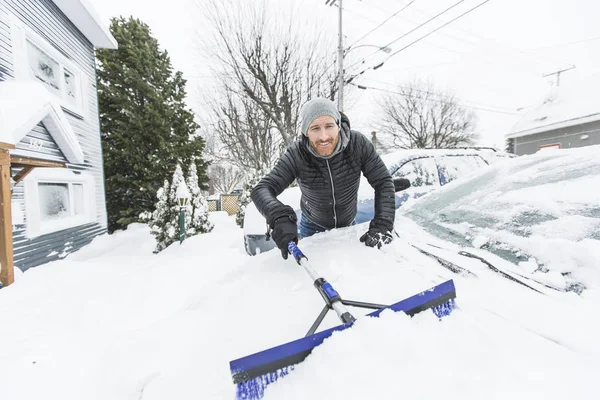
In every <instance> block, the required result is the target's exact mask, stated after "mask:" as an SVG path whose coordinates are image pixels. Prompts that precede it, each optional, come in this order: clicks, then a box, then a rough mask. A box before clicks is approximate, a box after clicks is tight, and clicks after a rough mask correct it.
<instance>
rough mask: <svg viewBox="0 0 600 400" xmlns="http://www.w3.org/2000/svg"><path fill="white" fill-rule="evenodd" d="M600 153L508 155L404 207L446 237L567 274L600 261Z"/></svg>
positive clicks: (418, 221) (563, 151)
mask: <svg viewBox="0 0 600 400" xmlns="http://www.w3.org/2000/svg"><path fill="white" fill-rule="evenodd" d="M597 154H598V146H595V148H594V149H592V148H586V149H574V150H561V151H556V152H553V153H551V154H550V153H549V154H541V153H540V154H536V155H532V156H522V157H520V158H518V159H512V160H507V161H503V162H501V163H499V164H496V165H493V166H490V167H487V168H486V169H485V170H483V171H476V172H474V173H472V174H470V175H467V176H465V177H463V178H461V179H458V180H456V181H454V182H451V183H449V184H448V185H446V186H444V187H443V188H440V189H438V190H436V191H434V192H431V193H430V194H428V195H427V196H425V197H422V198H421V199H419V200H417V201H415V202H414V203H413V204H411V205H410V206H408V207H407V209H406V211H404V213H405V216H407V217H409V218H411V219H413V220H414V221H416V222H417V223H419V224H420V225H421V226H422V227H423V228H424V229H426V230H427V231H428V232H429V233H432V234H434V235H435V236H437V237H440V238H441V239H445V240H448V241H451V242H454V243H456V244H459V245H462V246H473V247H477V248H485V249H488V250H489V251H492V252H493V253H495V254H497V255H499V256H500V257H503V258H504V259H507V260H509V261H511V262H515V263H518V262H523V261H527V262H531V260H533V261H534V262H535V263H536V265H537V267H538V268H542V269H546V270H547V269H548V268H550V269H554V270H557V271H559V272H561V273H563V274H564V273H570V272H571V271H573V270H575V269H577V268H578V267H579V266H580V265H581V264H582V263H585V262H586V260H590V259H595V260H596V263H597V261H598V260H600V189H598V188H599V187H600V158H599V157H598V156H597ZM595 270H596V273H599V272H598V271H600V270H599V269H598V268H597V267H596V268H595Z"/></svg>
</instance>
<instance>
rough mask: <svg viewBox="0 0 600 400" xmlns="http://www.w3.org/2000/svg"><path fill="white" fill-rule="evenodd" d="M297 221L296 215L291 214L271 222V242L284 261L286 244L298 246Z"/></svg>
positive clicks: (286, 251) (286, 252)
mask: <svg viewBox="0 0 600 400" xmlns="http://www.w3.org/2000/svg"><path fill="white" fill-rule="evenodd" d="M297 220H298V219H297V218H296V214H293V215H285V216H283V217H279V218H277V219H276V220H275V221H273V225H274V226H273V240H274V241H275V244H277V247H279V249H280V250H281V257H283V259H284V260H287V258H288V253H289V251H288V244H289V243H290V242H292V241H293V242H294V243H296V244H298V225H297V224H296V221H297Z"/></svg>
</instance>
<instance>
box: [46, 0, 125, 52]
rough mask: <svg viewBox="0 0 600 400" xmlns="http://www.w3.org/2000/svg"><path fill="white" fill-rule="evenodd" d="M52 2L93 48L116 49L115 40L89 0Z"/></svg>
mask: <svg viewBox="0 0 600 400" xmlns="http://www.w3.org/2000/svg"><path fill="white" fill-rule="evenodd" d="M53 1H54V3H55V4H56V5H57V6H58V8H60V10H61V11H62V12H63V13H64V14H65V15H66V16H67V17H68V18H69V19H70V20H71V22H72V23H73V25H75V26H76V27H77V29H79V30H80V31H81V33H83V34H84V35H85V37H86V38H87V39H88V40H89V41H90V42H91V43H92V44H93V45H94V47H96V48H97V49H99V48H105V49H117V48H118V43H117V40H116V39H115V38H114V37H113V36H112V34H111V33H110V30H109V29H108V27H107V26H106V25H104V24H103V23H102V21H101V19H100V16H99V15H98V13H97V12H96V10H95V9H94V7H92V5H91V4H90V2H89V0H53Z"/></svg>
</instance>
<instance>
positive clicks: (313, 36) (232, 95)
mask: <svg viewBox="0 0 600 400" xmlns="http://www.w3.org/2000/svg"><path fill="white" fill-rule="evenodd" d="M267 2H268V0H257V1H252V2H248V1H244V0H209V1H204V0H203V1H202V7H203V9H205V12H206V14H207V16H208V19H209V20H210V21H211V22H212V25H213V34H212V35H211V36H209V37H210V39H206V38H205V40H204V41H205V43H207V45H210V46H211V48H212V49H213V51H212V52H211V58H212V60H215V61H214V62H213V63H212V69H213V73H214V74H215V76H216V77H217V81H218V82H219V86H220V87H221V90H219V91H213V92H212V93H210V94H209V97H211V98H212V99H213V100H212V101H209V103H210V104H211V110H212V112H213V117H212V120H213V121H212V123H211V124H210V126H211V129H212V130H213V134H214V135H215V136H217V137H218V139H219V142H220V143H221V144H222V147H221V150H222V151H223V153H225V154H228V155H229V157H230V159H231V161H232V162H235V163H236V164H237V165H239V166H240V167H242V168H252V169H254V170H258V169H261V168H269V167H270V166H271V162H272V160H273V159H274V158H275V159H276V158H278V157H279V155H280V154H281V152H282V151H283V150H284V149H285V148H286V147H287V146H289V145H290V144H291V143H292V142H293V141H294V140H295V139H296V137H297V127H298V111H299V108H300V106H301V105H302V104H303V103H304V102H305V101H307V100H309V99H310V98H312V97H315V96H325V97H329V98H331V99H332V100H333V96H334V95H335V93H336V91H337V86H336V85H337V82H336V79H335V68H329V67H330V66H331V65H332V63H333V60H334V57H335V51H334V50H335V45H334V44H333V41H331V42H329V41H328V40H327V37H326V35H327V34H328V35H332V38H334V37H335V32H333V34H332V32H331V31H330V30H326V31H323V32H320V31H319V29H318V28H317V27H320V26H324V25H323V24H318V23H315V24H314V25H315V28H314V29H307V27H306V23H305V22H299V21H298V20H297V19H296V18H295V17H294V15H293V12H292V13H290V14H289V15H283V14H282V13H281V12H280V13H279V14H278V15H273V13H276V12H277V10H274V8H275V7H274V4H277V3H276V2H272V1H271V3H269V4H267ZM307 32H308V33H307ZM328 45H330V46H328Z"/></svg>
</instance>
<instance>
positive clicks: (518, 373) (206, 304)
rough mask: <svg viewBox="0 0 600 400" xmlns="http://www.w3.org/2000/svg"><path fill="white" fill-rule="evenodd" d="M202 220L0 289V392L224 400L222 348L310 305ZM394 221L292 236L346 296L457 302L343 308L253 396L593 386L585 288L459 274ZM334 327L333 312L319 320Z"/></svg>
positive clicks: (143, 234) (594, 361)
mask: <svg viewBox="0 0 600 400" xmlns="http://www.w3.org/2000/svg"><path fill="white" fill-rule="evenodd" d="M211 220H212V221H213V222H214V224H215V230H214V232H212V233H209V234H204V235H200V236H196V237H192V238H190V239H188V240H186V241H185V242H184V243H183V244H182V245H179V243H175V244H173V245H172V246H170V247H169V248H168V249H166V250H165V251H163V252H161V253H160V254H158V255H155V254H152V249H153V248H154V242H153V238H152V237H151V236H150V234H149V231H148V229H147V227H145V226H143V225H134V226H132V227H131V228H130V229H128V230H127V231H124V232H119V233H116V234H114V235H104V236H101V237H99V238H97V239H96V240H95V241H94V242H93V243H92V244H90V245H88V246H87V247H86V248H84V249H82V250H81V251H79V252H77V253H74V254H72V255H70V256H68V257H67V258H66V259H65V260H62V261H57V262H52V263H49V264H46V265H43V266H40V267H36V268H32V269H29V270H27V271H26V272H25V273H24V274H22V275H20V276H19V278H18V280H17V281H16V282H15V284H13V285H11V286H9V287H7V288H4V289H2V290H0V315H2V320H1V324H2V325H1V328H0V342H1V343H5V344H7V345H6V346H5V348H4V349H3V352H2V357H1V358H0V377H1V378H0V379H1V381H2V391H1V394H0V398H2V399H4V398H6V399H11V400H12V399H15V400H17V399H27V400H29V399H39V398H44V399H47V400H53V399H60V400H67V399H77V400H80V399H113V400H121V399H123V400H130V399H131V400H134V399H135V400H138V399H144V400H155V399H166V398H168V399H232V398H233V397H234V393H235V389H234V385H233V384H232V381H231V375H230V371H229V361H231V360H233V359H236V358H239V357H242V356H246V355H248V354H251V353H254V352H257V351H260V350H264V349H267V348H270V347H273V346H275V345H278V344H282V343H285V342H288V341H291V340H294V339H297V338H299V337H302V336H303V335H304V334H305V333H306V331H307V330H308V328H309V327H310V325H311V324H312V322H313V321H314V319H315V318H316V316H317V315H318V313H319V311H320V310H321V308H322V305H323V304H322V299H321V298H320V296H319V294H318V293H317V292H316V291H315V289H314V287H313V285H312V282H311V280H310V278H309V277H308V275H306V273H305V272H304V271H303V270H302V268H300V267H299V266H298V265H297V264H296V263H295V262H294V261H293V260H292V259H291V258H290V259H288V260H287V261H285V260H282V258H281V255H280V253H279V252H278V251H270V252H267V253H263V254H261V255H259V256H255V257H249V256H247V255H246V254H245V252H244V249H243V237H242V231H241V229H239V228H238V227H237V226H236V225H235V223H234V217H228V216H226V215H225V214H224V213H211ZM396 226H397V227H401V229H399V232H401V236H402V238H401V239H397V240H395V241H394V242H393V243H392V244H391V245H389V246H387V247H386V248H384V249H383V250H376V249H371V248H367V247H366V246H364V245H363V244H361V243H359V242H358V237H359V236H360V235H361V234H362V233H363V232H364V230H365V229H366V227H367V226H366V224H361V225H358V226H354V227H350V228H345V229H339V230H337V231H334V232H329V233H324V234H317V235H315V236H313V237H311V238H307V239H304V240H302V241H301V242H300V245H299V246H300V248H301V249H302V251H303V252H304V253H305V254H306V255H307V257H308V259H309V261H310V263H311V264H312V266H313V267H314V268H316V269H317V270H318V271H319V272H320V273H321V274H322V275H323V276H324V277H325V278H326V279H327V280H328V281H330V282H331V283H332V284H333V285H334V287H335V288H336V289H337V290H338V291H339V292H340V294H341V295H342V296H344V297H345V298H347V299H351V300H359V301H371V302H380V303H393V302H396V301H399V300H401V299H403V298H406V297H408V296H411V295H413V294H415V293H417V292H420V291H421V290H424V289H427V288H429V287H431V286H433V285H435V284H438V283H441V282H443V281H445V280H447V279H454V281H455V284H456V287H457V304H458V306H459V307H460V308H459V309H458V310H456V311H455V312H454V313H453V314H452V315H451V316H450V317H448V318H445V319H444V320H442V321H438V320H436V319H435V318H434V317H433V314H432V313H430V312H426V313H422V314H419V315H417V316H415V317H414V318H412V319H410V318H408V317H407V316H405V315H403V314H393V313H383V314H382V316H381V318H379V319H372V318H360V316H362V315H363V314H366V313H367V311H366V310H365V311H363V310H361V309H354V308H351V309H350V310H351V311H352V312H353V313H354V314H355V315H356V316H357V317H359V320H358V321H357V323H356V325H355V326H354V327H353V328H352V329H349V330H346V331H343V332H337V333H335V334H334V335H333V336H332V337H331V338H330V339H327V340H326V341H325V343H323V345H321V346H319V347H318V348H316V349H315V350H314V351H313V354H312V355H311V356H309V357H308V358H307V359H306V360H305V362H303V363H302V364H300V365H299V366H298V367H297V369H296V370H295V371H294V372H293V373H291V374H290V375H289V376H287V377H286V378H284V379H282V380H281V381H279V382H277V383H275V384H273V385H271V386H269V388H268V389H267V391H266V396H265V398H266V399H284V398H285V399H307V398H315V399H316V398H319V399H320V398H333V399H337V398H340V399H341V398H343V399H372V398H379V399H388V398H389V399H397V398H401V397H407V398H412V399H419V398H431V397H433V396H434V395H443V396H444V398H451V399H461V400H462V399H465V398H472V399H476V398H477V399H481V398H484V397H485V398H508V397H518V398H528V399H538V398H539V399H542V398H543V399H554V398H556V399H559V398H560V399H563V398H565V396H569V397H572V398H578V399H592V398H596V395H597V393H595V392H596V385H595V378H597V376H599V373H600V363H599V362H598V359H599V356H600V345H598V343H597V337H598V336H599V335H600V326H599V323H598V313H597V310H596V308H597V306H598V305H599V304H600V296H599V295H598V293H597V292H594V291H590V292H586V296H582V297H580V296H577V295H576V294H574V293H567V294H564V293H559V292H553V293H549V294H548V295H540V294H537V293H535V292H533V291H531V290H529V289H526V288H523V287H521V286H519V285H516V284H514V283H512V282H510V281H508V280H506V279H503V278H499V277H498V276H496V275H494V274H493V273H486V269H485V266H483V265H482V264H481V263H479V262H477V261H476V260H465V259H464V257H462V258H461V259H460V262H461V264H462V265H464V266H467V267H469V268H473V270H476V271H477V273H478V275H479V278H462V277H460V276H457V275H454V274H452V273H450V272H449V271H447V270H445V269H443V268H441V267H440V266H439V264H438V263H437V262H436V261H434V260H432V259H431V258H429V257H427V256H425V255H423V254H421V253H419V252H418V251H417V250H416V249H414V248H413V247H411V246H410V245H409V242H407V240H409V241H411V242H412V241H415V242H419V241H427V242H429V243H434V244H435V243H439V242H440V241H439V240H436V239H435V238H433V237H431V236H429V235H428V234H426V233H425V232H424V231H422V230H421V229H420V228H419V227H418V226H417V225H416V224H414V223H412V222H411V221H410V220H408V219H406V218H405V217H402V216H398V217H397V224H396ZM448 256H450V253H448ZM454 257H458V256H454ZM456 262H459V260H458V259H457V260H456ZM338 324H339V322H338V321H337V319H336V317H335V314H334V313H333V312H331V313H329V315H328V316H327V318H326V319H325V321H324V322H323V324H322V325H321V328H320V329H325V328H328V327H331V326H335V325H338Z"/></svg>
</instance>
